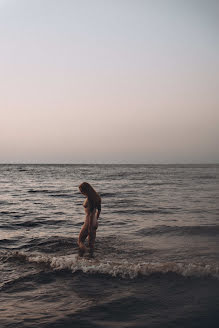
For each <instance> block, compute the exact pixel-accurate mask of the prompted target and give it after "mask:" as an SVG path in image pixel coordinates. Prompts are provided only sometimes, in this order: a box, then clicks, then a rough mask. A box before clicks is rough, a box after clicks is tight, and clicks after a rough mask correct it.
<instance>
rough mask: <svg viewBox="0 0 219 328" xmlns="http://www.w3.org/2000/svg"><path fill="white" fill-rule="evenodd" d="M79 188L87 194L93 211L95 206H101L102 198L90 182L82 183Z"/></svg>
mask: <svg viewBox="0 0 219 328" xmlns="http://www.w3.org/2000/svg"><path fill="white" fill-rule="evenodd" d="M79 190H80V191H81V192H82V193H83V194H85V195H86V196H87V198H88V203H89V207H90V210H91V211H93V209H94V208H100V203H101V198H100V196H99V195H98V193H97V192H96V191H95V190H94V188H93V187H92V186H91V185H90V184H89V183H88V182H83V183H82V184H80V186H79Z"/></svg>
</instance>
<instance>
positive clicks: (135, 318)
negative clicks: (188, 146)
mask: <svg viewBox="0 0 219 328" xmlns="http://www.w3.org/2000/svg"><path fill="white" fill-rule="evenodd" d="M218 172H219V166H218V165H0V184H1V189H0V228H1V235H0V259H1V260H0V270H1V276H0V304H1V306H0V324H1V327H77V326H78V327H164V326H165V327H206V326H209V327H218V324H219V314H218V307H219V242H218V237H219V202H218V198H219V174H218ZM83 181H88V182H90V183H91V184H92V185H93V186H94V188H95V189H96V190H97V191H98V192H99V193H100V195H101V197H102V212H101V216H100V219H99V228H98V231H97V240H96V249H95V257H94V259H91V258H89V256H88V254H86V255H85V257H84V258H80V257H78V249H77V237H78V234H79V231H80V228H81V225H82V224H83V217H84V212H83V206H82V203H83V200H84V199H83V196H82V195H81V194H80V193H79V192H78V185H79V184H80V183H81V182H83Z"/></svg>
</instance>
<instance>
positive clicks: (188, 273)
mask: <svg viewBox="0 0 219 328" xmlns="http://www.w3.org/2000/svg"><path fill="white" fill-rule="evenodd" d="M1 259H2V260H3V261H8V260H9V261H10V260H11V259H16V260H19V261H24V262H25V261H26V262H29V263H37V264H44V265H46V266H49V267H50V268H51V269H52V270H70V271H72V272H73V273H75V272H78V271H81V272H83V273H86V274H105V275H110V276H112V277H121V278H130V279H134V278H137V277H139V276H149V275H152V274H168V273H175V274H178V275H181V276H184V277H193V276H194V277H212V278H217V279H219V266H218V265H210V264H197V263H177V262H164V263H162V262H142V263H137V264H134V263H131V262H130V261H126V260H123V261H120V262H116V261H109V260H106V259H103V260H98V259H88V258H81V257H79V256H78V255H76V254H73V255H66V256H47V255H42V254H38V253H33V254H26V253H23V252H11V253H9V254H7V255H6V254H5V255H2V256H1Z"/></svg>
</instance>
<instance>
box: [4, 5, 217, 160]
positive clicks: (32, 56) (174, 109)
mask: <svg viewBox="0 0 219 328" xmlns="http://www.w3.org/2000/svg"><path fill="white" fill-rule="evenodd" d="M218 17H219V1H217V0H206V1H204V0H104V1H102V0H92V1H91V0H80V1H76V0H75V1H74V0H62V1H61V0H19V1H15V0H7V1H6V0H0V41H1V51H0V57H1V61H0V72H1V74H0V85H1V96H0V113H1V120H0V162H1V163H7V162H10V163H23V162H25V163H211V162H219V151H218V140H219V88H218V87H219V37H218V35H219V19H218Z"/></svg>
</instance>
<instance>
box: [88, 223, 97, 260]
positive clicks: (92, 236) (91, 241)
mask: <svg viewBox="0 0 219 328" xmlns="http://www.w3.org/2000/svg"><path fill="white" fill-rule="evenodd" d="M96 230H97V228H96V227H93V228H92V230H91V232H90V233H89V235H88V244H89V247H90V255H93V252H94V244H95V239H96Z"/></svg>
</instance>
